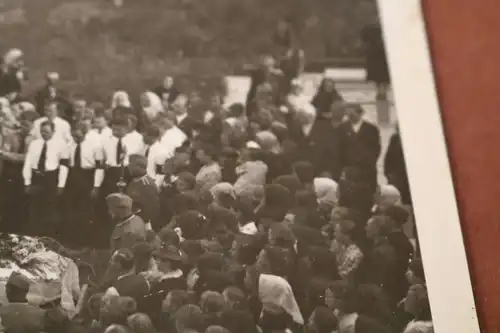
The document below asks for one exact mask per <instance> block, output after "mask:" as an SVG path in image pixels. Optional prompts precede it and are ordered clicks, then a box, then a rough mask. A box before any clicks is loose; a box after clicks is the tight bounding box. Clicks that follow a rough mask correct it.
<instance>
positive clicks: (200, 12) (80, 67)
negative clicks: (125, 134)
mask: <svg viewBox="0 0 500 333" xmlns="http://www.w3.org/2000/svg"><path fill="white" fill-rule="evenodd" d="M367 1H368V2H370V1H371V0H125V6H124V7H123V8H121V9H120V10H117V9H115V8H113V6H112V1H111V0H3V1H0V11H1V12H3V13H4V14H3V16H2V17H0V25H1V28H2V38H1V40H0V49H1V50H6V49H8V48H10V47H19V48H21V49H23V50H24V51H25V53H26V62H27V65H28V67H29V68H30V75H31V80H30V84H29V88H28V90H31V91H32V90H33V89H34V88H35V87H37V86H38V85H40V82H41V81H42V78H43V74H44V73H45V72H46V71H49V70H55V71H59V72H60V73H61V74H62V77H63V80H64V81H65V85H66V86H67V88H68V89H69V90H71V91H76V92H80V93H84V94H85V95H87V96H89V98H93V99H96V100H101V101H105V100H107V99H108V96H109V95H110V94H111V91H113V90H116V89H126V90H128V91H129V92H131V93H132V94H133V95H137V94H138V93H140V92H141V91H142V90H143V89H144V87H149V86H151V85H154V83H155V82H158V81H159V80H161V78H162V77H163V76H164V75H166V74H171V75H176V76H179V77H183V82H184V85H185V86H188V87H192V86H195V85H204V86H205V87H206V88H204V89H205V90H207V89H208V90H210V89H212V88H213V87H214V86H215V85H216V84H215V83H214V82H218V78H220V77H221V76H222V75H224V74H227V73H231V72H234V71H235V70H236V68H238V67H239V66H240V65H241V64H242V63H243V62H248V61H251V59H254V58H255V57H256V56H257V55H258V54H261V53H262V52H265V51H266V50H268V49H269V45H270V38H269V36H270V32H272V31H273V29H274V27H275V25H276V22H277V20H279V19H281V18H283V17H285V16H288V17H291V18H292V19H293V21H294V22H295V25H296V26H297V29H298V30H299V31H300V39H301V41H302V44H303V47H304V49H305V50H306V55H307V56H308V57H309V58H318V57H324V56H326V55H329V56H344V57H345V56H347V57H354V56H357V55H359V49H358V46H357V44H358V38H357V35H358V32H359V28H360V27H361V26H362V25H363V22H364V20H363V19H362V17H364V14H361V13H362V10H363V9H362V8H361V6H360V5H359V3H361V2H367ZM2 18H3V19H2ZM6 19H7V21H5V20H6ZM2 20H3V21H4V22H8V20H10V21H11V23H12V22H14V23H13V24H8V25H7V24H5V23H4V24H1V22H2ZM15 21H19V22H20V23H15ZM22 21H24V23H23V22H22Z"/></svg>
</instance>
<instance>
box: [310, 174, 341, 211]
mask: <svg viewBox="0 0 500 333" xmlns="http://www.w3.org/2000/svg"><path fill="white" fill-rule="evenodd" d="M338 187H339V185H338V184H337V182H336V181H334V180H332V179H330V178H323V177H322V178H314V192H316V196H317V197H318V203H319V204H322V203H325V204H330V205H332V206H335V205H336V204H337V203H338V195H337V191H338Z"/></svg>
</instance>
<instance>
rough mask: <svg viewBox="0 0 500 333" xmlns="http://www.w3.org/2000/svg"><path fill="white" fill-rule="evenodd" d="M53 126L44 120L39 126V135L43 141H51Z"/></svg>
mask: <svg viewBox="0 0 500 333" xmlns="http://www.w3.org/2000/svg"><path fill="white" fill-rule="evenodd" d="M54 130H55V126H54V123H53V122H51V121H49V120H46V121H44V122H43V123H42V124H41V125H40V134H41V135H42V138H43V139H44V140H45V141H48V140H50V139H52V137H53V136H54Z"/></svg>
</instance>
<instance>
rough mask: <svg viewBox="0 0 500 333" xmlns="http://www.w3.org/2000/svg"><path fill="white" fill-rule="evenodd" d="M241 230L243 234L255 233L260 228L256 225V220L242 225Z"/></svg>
mask: <svg viewBox="0 0 500 333" xmlns="http://www.w3.org/2000/svg"><path fill="white" fill-rule="evenodd" d="M239 230H240V232H241V233H242V234H245V235H255V234H256V233H257V232H258V231H259V229H257V226H256V225H255V223H254V222H249V223H247V224H245V225H244V226H240V227H239Z"/></svg>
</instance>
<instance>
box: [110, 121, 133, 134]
mask: <svg viewBox="0 0 500 333" xmlns="http://www.w3.org/2000/svg"><path fill="white" fill-rule="evenodd" d="M111 129H112V131H113V136H115V137H117V138H118V139H121V138H123V137H124V136H125V135H127V133H128V132H129V120H128V118H127V117H116V118H115V119H113V122H112V123H111Z"/></svg>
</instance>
